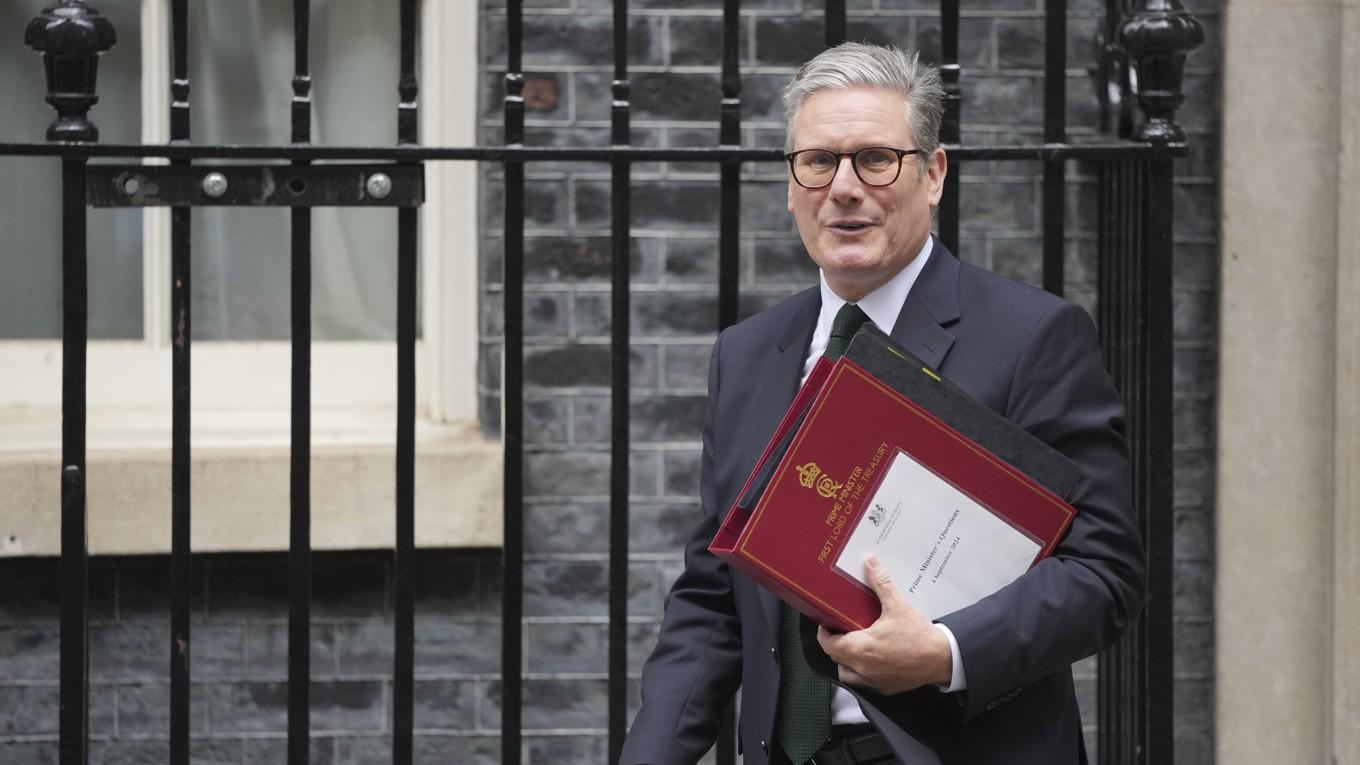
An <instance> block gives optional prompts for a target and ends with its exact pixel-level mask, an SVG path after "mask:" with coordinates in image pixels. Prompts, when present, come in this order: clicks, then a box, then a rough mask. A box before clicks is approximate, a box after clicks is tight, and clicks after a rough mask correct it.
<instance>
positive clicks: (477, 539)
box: [0, 411, 502, 556]
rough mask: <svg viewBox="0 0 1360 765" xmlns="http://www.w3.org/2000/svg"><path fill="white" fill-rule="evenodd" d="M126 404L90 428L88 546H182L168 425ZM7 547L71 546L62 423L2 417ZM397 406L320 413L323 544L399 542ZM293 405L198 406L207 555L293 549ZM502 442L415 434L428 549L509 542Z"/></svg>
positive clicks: (317, 451)
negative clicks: (277, 408)
mask: <svg viewBox="0 0 1360 765" xmlns="http://www.w3.org/2000/svg"><path fill="white" fill-rule="evenodd" d="M163 419H164V418H160V417H155V416H151V417H138V416H135V415H133V414H126V413H125V414H124V415H122V416H121V417H118V418H116V419H103V420H98V421H96V420H95V419H92V420H91V421H90V423H89V430H88V436H87V438H88V443H89V447H88V451H87V457H86V459H87V467H88V474H89V476H88V482H87V507H88V516H87V517H88V522H89V536H88V538H89V551H90V553H91V554H95V555H105V554H107V555H130V554H161V553H168V552H169V551H170V514H171V491H170V486H171V469H170V447H169V443H170V438H169V427H168V425H169V423H168V422H165V421H163ZM0 422H2V423H3V427H0V556H40V555H58V554H60V552H61V544H60V540H61V536H60V518H61V512H60V507H61V504H60V496H61V487H60V480H59V476H60V469H59V466H60V420H59V419H55V418H54V417H53V416H52V413H50V412H49V413H47V414H46V415H31V414H30V415H27V416H22V415H17V414H14V413H9V414H7V415H5V416H0ZM393 422H394V418H393V417H392V415H391V413H390V412H386V413H383V412H373V413H356V412H353V411H348V412H343V413H340V412H336V413H325V412H319V413H316V414H314V416H313V424H312V459H311V519H312V534H311V537H312V548H313V549H316V550H345V549H383V548H391V547H393V546H394V541H395V525H396V521H395V518H396V515H395V513H396V510H395V507H396V501H395V498H394V497H395V491H396V488H395V486H396V477H395V476H396V457H395V447H394V443H395V425H394V424H393ZM287 433H288V418H287V414H286V412H273V413H269V412H249V413H240V412H233V413H225V412H224V413H218V414H216V415H215V416H214V415H213V414H211V413H199V412H196V413H195V415H194V430H193V434H192V437H191V443H192V449H191V469H190V479H189V483H190V490H191V493H192V499H191V506H192V521H191V547H192V549H193V550H194V551H195V552H263V551H278V550H286V549H287V548H288V528H289V460H290V457H289V448H288V437H287ZM501 462H502V452H501V445H500V443H499V442H496V441H490V440H488V439H486V438H485V437H484V436H483V435H482V434H481V432H480V429H478V428H477V427H476V426H475V425H467V424H436V423H430V422H422V423H420V424H418V426H417V430H416V499H415V501H416V511H415V512H416V529H415V532H416V545H417V547H431V548H433V547H495V546H499V545H500V544H501V535H502V513H501V509H502V508H501V491H502V486H501V475H502V471H501Z"/></svg>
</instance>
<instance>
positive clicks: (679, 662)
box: [619, 336, 741, 765]
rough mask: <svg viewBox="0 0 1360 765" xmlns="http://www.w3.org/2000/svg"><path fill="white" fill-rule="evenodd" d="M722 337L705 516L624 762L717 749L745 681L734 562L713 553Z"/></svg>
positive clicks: (669, 762)
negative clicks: (731, 573) (720, 730)
mask: <svg viewBox="0 0 1360 765" xmlns="http://www.w3.org/2000/svg"><path fill="white" fill-rule="evenodd" d="M721 347H722V337H721V336H720V337H719V338H718V342H717V343H716V344H715V345H714V347H713V354H712V357H711V359H710V361H709V371H708V388H709V390H708V409H707V414H706V416H705V422H704V434H703V461H702V465H701V467H700V471H701V472H700V500H701V502H702V518H701V520H700V522H699V524H698V525H697V526H696V527H695V529H694V531H693V533H692V534H691V535H690V538H689V541H688V543H687V544H686V547H685V569H684V572H683V573H682V574H681V575H680V577H679V578H678V579H677V580H676V582H675V585H674V586H673V587H672V588H671V591H670V594H669V595H667V596H666V609H665V616H664V618H663V619H662V622H661V631H660V634H659V636H658V638H657V645H656V648H655V649H654V650H653V651H652V654H651V657H650V658H648V660H647V663H646V665H644V666H643V669H642V706H641V707H640V709H639V710H638V714H637V717H636V718H635V719H634V720H633V725H632V728H631V729H630V730H629V733H628V738H627V740H626V741H625V743H624V747H623V755H622V757H621V758H620V761H619V762H620V765H635V764H637V763H654V764H655V765H692V763H695V762H697V761H698V760H699V758H700V757H702V756H703V755H704V753H705V752H707V751H708V749H709V748H710V747H711V746H712V745H713V741H714V739H716V737H717V734H718V728H719V723H720V719H721V714H722V712H723V711H724V710H725V709H726V707H727V705H728V703H729V701H730V700H731V698H732V696H733V694H734V693H735V692H736V689H737V686H738V685H739V684H740V680H741V626H740V624H739V623H738V620H737V615H736V604H735V600H734V598H733V593H732V580H731V577H730V576H729V573H728V569H727V565H726V564H725V563H723V562H722V561H720V560H719V559H718V558H716V557H715V556H714V555H713V554H712V553H710V552H709V551H708V544H709V542H710V541H711V540H712V539H713V535H714V534H715V533H716V532H717V529H718V524H719V522H720V508H718V507H717V503H716V500H715V498H714V493H715V492H714V481H715V464H716V460H717V459H719V456H718V455H717V454H716V443H715V442H716V438H715V432H714V431H715V428H716V427H717V425H718V424H717V422H716V419H717V416H718V415H717V412H718V410H719V401H720V398H719V379H720V376H721V375H720V369H719V368H720V365H721V358H722V354H721Z"/></svg>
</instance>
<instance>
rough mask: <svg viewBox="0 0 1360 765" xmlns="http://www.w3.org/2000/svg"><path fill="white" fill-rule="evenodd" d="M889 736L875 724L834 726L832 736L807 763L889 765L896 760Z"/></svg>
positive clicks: (820, 764) (811, 764) (810, 764)
mask: <svg viewBox="0 0 1360 765" xmlns="http://www.w3.org/2000/svg"><path fill="white" fill-rule="evenodd" d="M896 761H897V760H896V755H895V754H893V750H892V747H891V746H889V745H888V740H887V739H886V738H884V737H883V734H881V733H879V732H878V731H877V730H875V729H874V727H873V726H872V725H856V726H853V727H849V728H845V729H843V730H839V731H838V730H836V729H833V730H832V733H831V739H830V740H829V741H827V742H826V743H825V744H822V748H821V749H818V750H817V753H816V754H814V755H812V759H811V760H809V761H808V765H887V764H888V763H893V762H896Z"/></svg>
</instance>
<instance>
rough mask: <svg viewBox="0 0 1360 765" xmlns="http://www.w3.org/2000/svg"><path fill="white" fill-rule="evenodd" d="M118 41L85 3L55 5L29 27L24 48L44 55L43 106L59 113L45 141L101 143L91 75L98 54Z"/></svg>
mask: <svg viewBox="0 0 1360 765" xmlns="http://www.w3.org/2000/svg"><path fill="white" fill-rule="evenodd" d="M117 42H118V36H117V35H116V34H115V33H114V30H113V24H112V23H111V22H110V21H109V20H108V19H106V18H104V17H103V16H102V15H100V13H99V11H97V10H95V9H94V8H91V7H90V6H88V5H86V4H85V2H84V0H57V2H56V4H54V5H51V6H49V7H47V8H44V9H43V11H42V13H41V14H39V15H38V17H37V18H35V19H33V20H32V21H30V22H29V23H28V28H27V29H26V30H25V31H24V44H25V45H27V46H28V47H30V48H32V49H34V50H36V51H38V52H39V53H41V54H43V66H44V69H46V71H47V103H49V104H51V105H52V107H53V108H55V109H56V110H57V119H56V121H55V122H53V123H52V124H51V125H50V126H48V128H47V140H49V141H97V140H99V128H97V127H95V125H94V123H93V122H90V120H89V112H90V107H92V106H94V105H95V103H96V102H97V101H98V100H99V96H98V95H96V94H95V75H96V73H97V72H98V71H99V56H100V54H102V53H103V52H104V51H106V50H109V49H110V48H112V47H113V46H114V44H115V43H117Z"/></svg>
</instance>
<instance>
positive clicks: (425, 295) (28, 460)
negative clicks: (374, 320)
mask: <svg viewBox="0 0 1360 765" xmlns="http://www.w3.org/2000/svg"><path fill="white" fill-rule="evenodd" d="M422 5H423V8H422V19H421V43H422V44H421V60H420V62H419V66H420V71H419V81H420V84H421V89H420V101H419V103H420V140H421V143H422V144H425V145H441V146H450V145H453V146H472V145H475V143H476V127H477V115H478V112H479V110H478V108H477V103H478V101H477V82H478V72H479V69H478V63H479V62H478V57H477V50H478V46H477V30H478V27H479V25H478V4H477V3H463V2H458V3H448V2H444V0H423V3H422ZM141 32H142V39H143V45H142V68H141V71H142V85H143V86H142V140H143V142H145V143H147V144H163V143H166V142H167V141H168V140H169V105H170V104H169V88H168V86H167V83H169V81H170V75H171V55H172V53H171V45H170V11H169V0H142V7H141ZM392 87H393V89H394V91H395V88H396V83H395V82H394V83H392ZM393 118H395V115H393ZM145 161H146V162H147V163H148V164H156V163H160V164H163V163H164V162H165V160H163V159H157V158H149V159H147V160H145ZM476 188H477V170H476V163H473V162H430V163H426V164H425V189H426V193H425V204H424V206H423V207H422V208H421V215H420V241H421V246H422V253H423V256H422V258H421V269H422V271H421V280H422V281H421V284H422V296H421V297H422V317H421V318H422V333H423V336H422V337H421V338H420V339H418V340H417V347H416V370H417V386H416V387H417V401H416V406H417V417H418V420H419V423H418V433H419V434H420V436H419V438H420V441H421V444H422V446H418V453H419V452H420V451H421V449H423V448H424V449H426V451H427V452H428V453H434V454H436V455H437V454H441V453H445V452H448V449H447V448H446V447H448V446H449V445H450V444H454V443H456V444H460V445H461V446H460V447H459V448H460V449H464V451H465V448H464V447H467V448H472V447H476V454H477V455H479V456H478V457H476V458H473V459H470V458H469V456H468V454H466V453H464V452H463V451H459V450H458V449H455V450H454V451H455V452H458V456H457V457H456V458H451V459H453V461H454V462H462V463H466V464H467V465H469V466H474V467H476V468H477V469H479V470H480V471H481V472H480V473H479V475H480V476H481V480H482V482H485V480H486V473H487V469H488V468H489V463H487V459H486V458H489V457H490V456H492V455H494V456H495V457H496V460H497V463H498V461H499V447H498V446H497V445H496V444H491V443H487V442H486V440H485V439H483V438H482V437H481V436H480V427H479V425H478V415H477V412H478V406H477V383H476V358H477V334H478V332H477V330H478V315H477V300H478V290H477V285H478V269H477V248H478V236H477V231H478V216H477V206H476V198H477V195H476ZM169 314H170V211H169V209H167V208H144V210H143V336H142V339H141V340H131V341H100V340H92V341H90V342H89V344H88V351H87V360H88V361H87V363H88V375H87V380H88V383H87V409H88V413H89V414H88V421H89V427H88V436H87V439H88V449H89V452H90V456H89V459H90V460H91V462H92V463H95V462H98V461H99V460H100V459H101V458H106V457H108V455H112V454H119V455H122V457H120V459H122V458H125V457H126V454H127V451H128V450H133V451H138V450H142V451H145V452H147V453H150V452H155V453H156V454H157V455H158V456H156V457H155V458H154V460H153V461H164V460H168V451H169V444H170V437H169V432H170V419H171V418H170V411H171V362H170V337H171V332H170V315H169ZM290 354H291V349H290V344H289V343H288V342H287V341H267V342H263V341H262V342H253V341H252V342H228V341H206V340H198V341H195V342H194V344H193V348H192V355H191V358H192V388H191V391H192V393H191V399H192V412H193V414H192V428H193V432H192V437H191V443H192V449H193V450H194V453H195V460H196V461H197V460H199V459H200V458H203V457H206V459H208V460H209V461H211V459H212V456H213V454H214V453H215V451H214V450H217V451H220V452H221V453H224V454H225V453H228V452H230V453H232V454H236V455H239V454H240V451H241V450H243V449H244V450H247V451H249V450H256V451H257V452H258V453H260V454H265V453H268V454H271V455H275V456H278V455H282V457H280V458H282V459H286V448H287V445H288V440H289V417H288V413H289V406H290V403H289V393H288V387H289V385H288V380H289V379H290V375H291V372H290V358H291V355H290ZM311 358H312V380H313V385H312V402H313V403H312V417H313V427H312V443H313V450H314V453H320V454H321V455H322V456H323V457H324V456H325V454H326V453H327V452H326V450H327V448H328V447H335V448H339V449H343V450H345V453H346V454H347V455H348V456H349V457H350V458H352V457H353V455H354V453H355V450H356V449H358V450H359V451H360V452H363V451H364V450H365V449H367V450H368V451H371V452H372V455H373V458H374V459H375V460H381V461H385V462H386V463H387V464H390V460H391V448H390V446H391V444H392V443H393V442H394V440H395V410H396V343H395V342H394V341H373V342H369V341H354V342H325V341H314V342H313V344H312V354H311ZM0 369H4V370H7V373H6V374H4V375H0V481H4V480H5V479H6V477H7V476H8V478H9V479H10V480H12V481H19V480H21V479H22V477H21V476H20V475H19V474H17V473H16V474H12V475H11V474H10V473H6V470H9V471H11V472H12V471H13V470H20V471H21V472H22V471H24V470H28V469H29V468H30V467H32V465H34V464H37V463H46V462H49V461H51V460H52V459H53V458H54V457H55V455H56V454H58V453H59V450H60V416H61V389H62V385H61V369H62V364H61V342H60V341H57V340H44V341H39V340H34V341H5V342H0ZM260 381H270V383H271V384H269V385H260V384H259V382H260ZM469 445H471V447H469ZM195 469H196V470H197V462H196V468H195ZM498 469H499V465H498V464H497V465H496V470H497V471H498ZM389 470H390V468H389ZM426 472H428V471H426ZM97 474H98V471H97V469H96V467H95V466H94V464H92V466H91V476H92V477H91V481H93V480H94V476H96V475H97ZM55 475H56V473H55V472H54V473H53V476H55ZM493 477H494V476H493ZM242 478H243V479H248V476H247V475H243V476H242ZM22 480H27V479H22ZM422 482H424V481H423V479H418V481H417V484H418V486H417V492H418V494H419V493H420V492H421V486H420V484H422ZM52 483H53V484H55V479H54V480H53V481H52ZM388 483H389V484H390V483H391V482H390V481H389V482H388ZM44 485H45V484H44ZM483 488H486V487H483ZM53 491H55V486H50V487H47V488H46V489H44V490H42V491H41V492H40V493H41V494H42V495H43V496H42V497H38V496H35V497H33V498H32V499H31V500H30V501H32V502H45V501H47V500H46V498H45V497H46V495H47V494H52V493H53ZM318 491H324V489H319V488H317V487H314V488H313V495H314V497H313V501H314V502H315V501H316V493H317V492H318ZM0 493H3V492H0ZM157 493H158V494H159V490H157ZM481 493H482V494H486V493H487V492H486V491H482V492H481ZM492 493H493V494H495V495H497V497H496V499H495V501H496V502H498V501H499V500H498V493H499V492H498V491H496V492H492ZM19 494H22V492H19ZM198 494H199V491H198V488H197V487H196V488H195V504H196V509H195V514H196V515H197V514H198V509H197V505H200V504H201V503H200V502H199V500H198ZM147 499H149V498H144V497H136V498H133V499H130V500H128V503H129V504H130V503H131V502H133V501H139V502H140V501H144V500H147ZM167 499H168V498H167ZM488 501H491V500H490V499H489V498H488V497H483V502H482V504H485V502H488ZM11 502H12V503H17V502H19V500H16V499H12V500H11ZM6 504H7V503H6V502H3V501H0V523H5V522H8V520H9V519H13V518H16V517H19V516H21V515H23V514H24V513H25V512H28V510H29V509H28V508H20V507H17V506H16V505H15V504H10V506H9V507H6V506H5V505H6ZM95 504H96V494H95V487H93V486H92V487H91V537H92V539H91V547H92V550H95V551H99V548H100V547H101V545H102V544H103V543H102V542H101V541H100V540H98V539H96V538H95V537H96V536H97V534H96V531H97V529H96V526H97V525H98V524H97V522H96V518H95V517H94V516H95V515H96V512H95V511H96V508H95ZM155 504H156V505H157V508H156V511H157V512H158V513H159V514H161V515H165V516H168V503H166V504H162V503H161V500H160V497H159V496H157V497H156V498H155ZM486 509H488V508H485V507H481V508H474V512H476V511H478V510H480V511H485V510H486ZM122 510H126V508H123V509H122ZM108 512H121V510H116V509H114V508H110V509H109V510H108ZM352 512H354V513H361V512H367V511H366V510H364V509H363V508H361V507H359V506H358V505H356V506H355V507H354V508H353V511H352ZM479 514H480V515H485V513H484V512H480V513H479ZM46 515H48V516H52V517H55V515H56V514H55V512H47V513H46ZM495 516H496V517H497V524H494V525H495V526H498V519H499V512H496V513H495ZM351 520H352V519H351ZM338 522H339V521H338V520H337V523H338ZM49 525H50V524H49ZM134 525H135V524H134ZM153 525H157V536H159V535H160V534H159V532H160V531H161V530H160V529H159V525H158V523H157V524H153ZM445 525H448V526H450V528H446V529H445V530H444V531H442V532H439V533H436V534H434V535H430V534H426V535H424V536H425V539H423V540H418V541H421V542H422V543H423V544H430V545H440V544H492V543H494V539H496V538H498V537H497V536H496V534H494V533H493V534H487V533H481V534H480V535H478V534H472V535H471V536H469V535H461V536H460V533H458V532H457V531H456V530H454V527H455V526H456V525H457V524H445ZM482 525H485V524H484V523H483V524H482ZM323 526H324V522H323ZM419 527H420V524H419V523H418V536H419V535H420V530H419ZM167 529H168V526H167ZM0 531H3V529H0ZM133 531H134V532H135V529H133ZM489 531H491V532H498V528H491V529H490V530H489ZM48 532H55V528H52V529H48V530H47V531H33V530H30V531H29V532H28V540H24V539H19V540H18V542H17V547H16V542H15V539H16V538H17V535H16V534H14V533H10V534H8V535H7V536H8V539H6V538H4V535H0V555H3V554H4V553H5V552H7V551H8V552H10V553H11V554H16V553H17V554H33V553H39V554H43V553H51V552H55V551H56V550H54V549H52V544H53V543H55V542H56V537H55V536H53V535H49V533H48ZM35 535H36V536H35ZM320 535H321V537H322V539H320V540H319V541H318V538H317V534H315V533H314V536H313V539H314V543H315V544H317V546H319V547H326V546H332V547H365V546H375V545H373V544H367V542H371V541H372V539H371V538H364V537H362V536H360V537H358V538H354V537H353V535H346V534H344V533H339V534H338V535H332V537H333V538H332V537H327V536H326V532H325V530H324V529H321V530H320ZM49 536H51V538H50V539H49ZM132 536H133V537H136V536H137V534H136V533H133V534H132ZM229 536H230V535H229ZM381 536H382V535H380V537H381ZM387 536H390V535H387ZM199 537H200V535H199V533H198V530H197V528H196V529H195V549H277V548H278V547H279V546H280V544H279V542H280V541H281V542H282V546H284V547H286V537H285V538H284V539H282V540H265V541H259V540H257V541H251V540H250V539H244V541H243V540H242V539H234V540H233V541H221V539H220V537H221V535H220V534H219V539H212V538H208V539H200V538H199ZM35 540H36V541H35ZM378 541H379V543H380V544H378V545H376V546H385V545H384V544H381V542H382V539H381V538H379V540H378ZM128 542H129V540H124V542H110V543H109V544H108V545H106V547H107V551H110V552H155V551H160V550H162V549H168V536H167V537H166V539H165V544H164V545H161V544H160V543H159V542H156V543H151V544H147V543H138V542H136V541H135V539H134V540H131V543H130V544H129V543H128ZM139 544H140V545H141V546H138V545H139Z"/></svg>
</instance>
